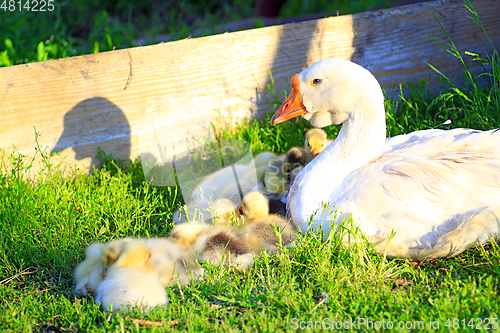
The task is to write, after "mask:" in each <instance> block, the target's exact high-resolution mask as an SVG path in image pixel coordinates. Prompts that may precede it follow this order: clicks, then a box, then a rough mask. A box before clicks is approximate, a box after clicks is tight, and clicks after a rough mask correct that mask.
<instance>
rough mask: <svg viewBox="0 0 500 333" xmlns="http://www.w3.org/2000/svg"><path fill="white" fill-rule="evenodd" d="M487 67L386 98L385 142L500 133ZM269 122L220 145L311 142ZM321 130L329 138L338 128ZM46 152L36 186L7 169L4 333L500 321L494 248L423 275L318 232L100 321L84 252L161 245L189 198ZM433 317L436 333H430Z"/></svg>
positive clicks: (0, 219) (130, 167) (299, 127)
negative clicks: (84, 283) (78, 269)
mask: <svg viewBox="0 0 500 333" xmlns="http://www.w3.org/2000/svg"><path fill="white" fill-rule="evenodd" d="M472 14H473V13H472ZM446 42H448V43H450V42H451V41H446ZM448 47H449V49H450V51H451V52H454V49H453V46H452V45H448ZM457 56H462V55H460V54H457ZM465 56H467V55H465ZM475 57H476V56H475ZM482 58H484V59H483V60H479V61H482V62H484V63H487V64H488V65H487V66H485V69H486V71H485V72H484V73H483V74H482V75H483V76H488V77H489V84H488V85H487V86H485V87H482V86H479V85H477V84H475V83H476V82H477V78H476V76H474V74H472V73H469V72H468V70H467V68H464V73H465V75H466V78H469V79H468V81H467V80H466V84H465V85H464V86H463V87H457V86H455V85H453V84H452V83H450V82H446V79H445V78H443V80H444V81H443V82H444V83H447V84H448V88H447V90H444V91H443V92H442V93H441V94H433V93H431V92H430V91H429V89H428V88H427V86H426V84H425V83H422V82H421V83H419V84H416V85H413V86H410V87H408V88H407V89H409V90H410V92H411V95H412V97H411V98H405V97H403V92H401V95H400V99H397V100H393V99H389V100H387V101H386V110H387V123H388V136H394V135H397V134H401V133H407V132H410V131H414V130H417V129H427V128H432V127H435V126H438V125H440V124H442V123H443V122H444V121H446V120H448V119H451V120H452V121H453V123H452V125H451V127H471V128H477V129H492V128H497V127H499V119H500V115H499V112H500V108H499V103H500V96H499V95H500V94H499V92H500V84H499V82H500V71H499V67H498V66H499V64H500V58H499V56H498V53H496V52H495V53H494V54H492V55H490V56H489V58H487V57H486V56H485V55H482ZM457 61H460V58H459V59H457ZM270 90H271V91H272V92H274V91H273V88H272V87H270ZM274 96H275V100H272V101H270V102H269V105H270V110H274V109H275V107H276V105H277V104H279V100H283V97H282V96H283V93H279V94H278V93H275V95H274ZM270 116H271V113H270V114H269V115H268V116H267V117H266V119H265V120H264V121H250V122H247V123H244V124H243V125H242V126H241V127H237V128H232V129H229V128H228V129H226V130H222V131H221V132H220V133H219V137H220V138H239V139H244V140H247V141H248V142H250V143H251V146H252V148H253V150H254V152H255V153H257V152H259V151H263V150H272V151H275V152H284V151H286V150H287V149H289V148H290V147H292V146H295V145H300V146H301V145H303V139H304V133H305V131H306V130H307V129H308V128H310V125H309V123H308V122H305V121H303V120H301V119H293V120H291V121H289V122H286V123H283V124H280V125H279V126H274V127H270V126H269V120H270ZM442 127H446V126H442ZM327 131H328V133H329V136H330V137H334V136H335V135H336V134H337V132H338V128H337V127H330V128H327ZM38 154H42V156H44V158H43V159H42V166H43V167H42V171H41V172H40V175H39V177H38V178H36V180H30V179H29V178H28V177H27V176H28V173H29V172H30V165H31V163H32V162H31V160H30V159H28V158H26V157H23V156H21V155H18V154H12V155H11V156H10V157H8V158H7V159H4V158H2V159H0V160H2V161H4V162H3V164H1V165H0V225H1V228H0V330H1V331H2V332H21V331H22V332H30V331H42V332H49V331H51V332H58V331H61V332H62V331H70V332H78V331H96V332H110V331H111V332H114V331H124V330H126V331H143V330H151V331H184V330H190V331H209V330H210V331H213V330H215V329H217V330H221V331H235V330H242V331H279V330H286V331H292V330H293V329H294V328H296V327H303V328H306V330H307V327H309V330H310V331H312V329H311V328H313V327H314V325H316V327H318V326H317V325H318V323H316V321H322V324H325V323H326V324H332V323H333V321H335V322H339V321H342V322H346V321H347V322H348V324H349V325H350V321H353V322H355V323H356V328H358V330H360V331H365V330H366V328H367V324H365V325H363V326H361V325H359V323H360V321H363V319H365V320H367V321H368V320H369V321H371V322H372V324H371V325H373V326H374V327H375V328H378V327H379V328H380V330H381V331H384V330H385V329H384V328H386V329H388V328H390V325H391V324H390V323H392V325H393V329H392V331H400V329H398V325H399V324H400V323H402V324H403V325H406V327H407V328H408V329H407V330H408V331H409V330H410V329H409V328H410V327H411V328H420V329H419V331H437V332H448V331H450V329H451V330H452V331H477V330H475V329H473V328H472V327H470V326H467V325H468V324H474V325H477V326H478V327H484V326H485V324H486V322H480V319H483V320H484V319H486V320H493V318H498V317H499V316H500V303H499V302H498V297H499V293H500V285H499V284H500V282H499V281H500V247H499V245H498V243H495V242H494V243H493V244H490V245H487V246H484V247H478V248H473V249H469V250H467V251H465V252H464V253H462V254H460V255H459V256H457V257H455V258H451V259H443V260H439V261H437V262H435V263H426V264H424V265H421V266H417V267H415V266H412V265H411V264H410V263H409V262H408V261H407V260H401V259H390V260H389V259H386V258H384V256H382V255H379V254H376V253H375V252H374V251H373V250H372V249H371V247H370V245H369V244H367V243H366V242H365V241H364V240H363V238H362V236H361V235H360V234H359V231H357V230H352V233H353V234H354V236H356V237H358V239H359V241H358V242H357V243H355V244H354V245H352V246H349V247H347V246H344V245H343V244H341V242H340V240H339V239H340V238H339V237H335V235H331V237H330V238H329V239H328V240H326V241H325V242H323V241H321V240H320V238H321V237H320V236H319V235H313V234H308V235H307V236H305V237H299V240H298V241H297V242H296V247H295V248H290V249H283V251H281V252H279V253H278V254H275V255H273V256H267V255H262V256H260V257H258V258H257V259H256V262H255V265H254V267H252V268H251V269H249V270H248V271H247V272H244V273H243V272H239V271H237V270H234V269H228V268H225V267H215V266H210V265H207V266H206V272H207V274H206V276H205V277H204V278H203V279H202V280H200V281H196V282H192V283H191V284H189V285H179V286H176V287H168V288H167V293H168V297H169V301H170V304H169V306H168V307H161V308H156V309H154V310H153V311H152V312H151V313H150V314H148V315H144V314H141V313H140V312H139V311H137V310H132V311H131V312H129V313H125V314H112V313H107V312H103V311H101V310H100V309H99V308H98V306H97V305H95V304H94V303H93V298H92V297H90V296H89V297H76V296H75V295H74V293H73V280H72V279H73V270H74V268H75V266H76V265H77V264H78V262H80V261H81V260H82V259H83V256H84V249H85V247H86V246H87V245H89V244H90V243H92V242H95V241H102V242H105V241H108V240H111V239H115V238H117V237H125V236H136V237H156V236H158V237H160V236H167V235H168V233H169V231H170V229H171V228H172V222H171V219H172V214H173V212H174V211H175V210H176V209H177V208H178V207H179V206H180V205H181V200H180V198H181V196H180V194H179V193H178V191H177V189H176V188H175V187H154V186H151V185H150V184H148V183H147V182H146V181H145V180H144V176H143V174H142V168H141V165H140V163H139V162H138V161H119V160H116V159H114V158H112V156H109V155H106V154H104V153H102V152H101V154H100V157H101V159H102V160H103V167H102V169H100V170H95V171H94V174H93V175H92V176H90V175H88V174H87V173H86V172H83V171H78V170H77V171H75V172H73V173H71V174H69V175H68V174H66V173H65V172H64V169H63V168H62V166H61V165H58V164H54V162H53V160H52V159H51V158H50V157H49V156H47V155H46V152H44V151H43V150H42V149H39V150H38ZM454 318H456V320H455V321H454ZM471 319H472V320H473V322H471V321H470V320H471ZM437 320H439V329H436V330H431V326H430V325H431V322H432V323H433V325H437ZM160 325H165V326H160ZM337 325H339V324H338V323H337ZM344 325H345V324H344ZM377 325H378V326H377ZM422 325H423V326H422ZM490 326H491V325H490ZM323 327H325V328H326V326H323ZM344 327H345V326H344ZM433 327H437V326H433ZM464 328H465V329H464Z"/></svg>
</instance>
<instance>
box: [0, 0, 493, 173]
mask: <svg viewBox="0 0 500 333" xmlns="http://www.w3.org/2000/svg"><path fill="white" fill-rule="evenodd" d="M473 5H474V7H475V9H476V10H477V12H478V13H479V15H480V17H481V19H482V22H483V25H484V27H485V28H486V31H487V32H488V33H489V35H490V38H491V40H492V42H493V43H494V44H495V45H500V33H499V31H500V20H498V17H500V6H498V2H497V1H495V0H477V1H473ZM468 16H470V13H469V12H468V11H467V10H466V9H465V8H464V7H463V4H462V2H459V1H434V2H425V3H420V4H415V5H409V6H403V7H397V8H392V9H388V10H379V11H374V12H368V13H361V14H356V15H345V16H339V17H331V18H326V19H321V20H314V21H307V22H302V23H296V24H286V25H282V26H275V27H267V28H261V29H254V30H249V31H241V32H235V33H228V34H222V35H217V36H211V37H204V38H197V39H187V40H182V41H176V42H170V43H164V44H159V45H154V46H147V47H138V48H132V49H127V50H119V51H113V52H106V53H101V54H95V55H87V56H80V57H74V58H68V59H60V60H53V61H46V62H42V63H33V64H26V65H19V66H13V67H7V68H1V69H0V147H1V148H2V149H4V150H5V151H6V152H7V154H9V153H10V152H11V151H12V147H13V145H15V146H16V147H17V149H18V151H19V152H21V153H23V154H25V155H33V153H34V149H33V148H34V130H33V127H34V126H35V127H36V129H37V130H38V131H39V132H40V133H41V134H42V136H41V137H40V139H39V141H40V142H41V143H42V144H43V145H47V146H49V147H51V148H54V146H55V148H54V150H55V151H60V152H61V155H62V156H64V157H65V158H66V161H67V162H70V163H73V162H77V163H79V164H81V165H83V166H84V167H88V166H89V165H91V164H93V163H96V162H97V161H96V158H95V156H96V153H97V147H98V146H101V147H103V149H104V150H105V151H106V152H108V153H113V154H114V155H116V156H118V157H121V158H132V159H134V158H136V157H137V156H139V154H140V152H141V151H142V152H149V150H150V149H154V142H153V144H152V142H151V140H153V141H154V140H160V141H162V140H163V141H164V140H177V141H176V142H178V145H177V147H176V149H177V152H179V151H180V150H182V149H185V147H186V145H187V143H186V142H180V141H183V138H185V137H186V136H195V137H199V136H200V135H203V134H207V133H209V132H210V127H209V123H210V121H218V120H221V119H222V120H223V121H229V122H235V121H237V119H242V118H244V117H250V116H251V117H262V116H263V115H264V114H265V112H267V111H269V106H268V104H267V100H268V96H267V89H266V87H267V84H269V83H270V78H269V72H272V74H273V77H274V78H275V80H276V88H277V89H278V90H279V89H284V88H286V86H287V82H288V80H289V79H290V78H291V76H292V75H293V74H295V73H297V72H299V71H300V70H302V69H304V68H306V67H307V66H309V65H310V64H312V63H314V62H316V61H318V60H320V59H323V58H329V57H341V58H345V59H351V60H353V61H355V62H357V63H359V64H361V65H363V66H365V67H367V68H368V69H370V70H371V71H372V72H373V73H374V74H375V75H376V76H377V78H378V79H379V80H380V82H381V83H382V85H383V86H384V87H386V88H387V87H390V86H391V84H392V83H403V84H406V83H408V82H416V81H417V80H420V79H423V80H429V81H430V82H431V83H432V84H434V85H436V84H437V83H438V80H437V75H436V74H435V73H434V72H433V71H432V70H431V69H430V68H429V67H428V66H427V64H426V63H427V62H429V63H431V64H433V65H434V66H436V67H437V68H439V69H440V70H441V71H442V72H444V73H446V74H448V75H450V76H451V77H453V78H457V77H461V75H462V68H461V64H460V63H459V62H458V61H457V60H456V59H454V58H453V57H452V56H451V55H450V54H448V53H447V52H446V51H444V50H443V49H442V48H441V46H442V45H443V44H442V43H440V42H438V41H435V40H431V39H425V37H429V36H430V37H441V38H445V34H444V33H443V32H442V31H441V28H440V27H439V25H438V24H437V22H436V21H435V18H434V17H436V18H437V19H439V21H440V22H441V24H442V25H443V26H444V28H445V29H446V31H447V32H448V34H449V35H450V36H451V38H452V39H453V41H454V42H455V43H456V45H457V47H458V48H459V50H460V51H461V52H462V53H463V52H464V51H465V50H467V51H473V52H477V53H480V54H483V55H484V54H485V53H486V52H488V53H491V51H492V47H491V45H490V44H489V42H488V41H487V39H486V37H485V35H484V34H483V32H482V30H481V28H480V27H478V26H477V25H476V24H475V23H474V22H473V21H472V20H471V19H469V18H468ZM163 141H162V142H163ZM152 147H153V148H152ZM172 152H173V151H167V152H164V153H165V154H167V155H168V154H170V153H172ZM33 171H36V166H35V168H34V170H33Z"/></svg>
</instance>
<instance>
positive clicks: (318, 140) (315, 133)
mask: <svg viewBox="0 0 500 333" xmlns="http://www.w3.org/2000/svg"><path fill="white" fill-rule="evenodd" d="M304 146H305V149H306V151H307V152H308V153H309V154H310V155H311V158H315V157H316V156H318V154H319V153H321V152H322V151H323V150H324V149H325V148H326V146H327V136H326V132H325V131H323V130H322V129H321V128H313V129H310V130H309V131H307V133H306V140H305V143H304Z"/></svg>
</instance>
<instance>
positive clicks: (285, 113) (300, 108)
mask: <svg viewBox="0 0 500 333" xmlns="http://www.w3.org/2000/svg"><path fill="white" fill-rule="evenodd" d="M291 83H292V92H291V93H290V95H288V97H287V98H286V100H285V101H284V102H283V104H281V106H280V108H279V109H278V110H277V111H276V112H275V113H274V115H273V118H272V119H271V126H273V125H276V124H279V123H282V122H284V121H286V120H288V119H292V118H295V117H298V116H301V115H303V114H305V113H307V110H306V107H305V106H304V104H302V95H301V94H300V83H299V74H295V75H294V76H293V77H292V82H291Z"/></svg>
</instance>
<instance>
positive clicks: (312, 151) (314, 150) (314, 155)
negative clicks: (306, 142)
mask: <svg viewBox="0 0 500 333" xmlns="http://www.w3.org/2000/svg"><path fill="white" fill-rule="evenodd" d="M318 154H319V152H318V151H317V150H316V149H313V150H311V158H312V159H314V158H315V157H316V156H318Z"/></svg>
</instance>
